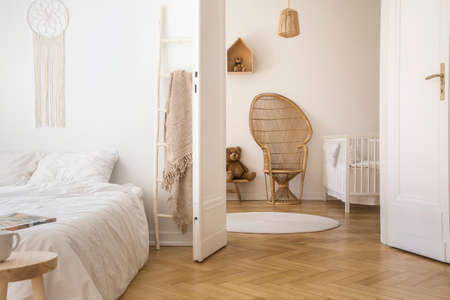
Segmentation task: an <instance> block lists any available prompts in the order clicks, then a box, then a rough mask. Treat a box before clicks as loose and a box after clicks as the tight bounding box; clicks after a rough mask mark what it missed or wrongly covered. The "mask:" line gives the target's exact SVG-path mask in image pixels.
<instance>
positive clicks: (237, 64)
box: [233, 57, 247, 72]
mask: <svg viewBox="0 0 450 300" xmlns="http://www.w3.org/2000/svg"><path fill="white" fill-rule="evenodd" d="M245 70H247V69H246V68H245V66H244V64H243V62H242V58H240V57H235V58H234V68H233V71H234V72H245Z"/></svg>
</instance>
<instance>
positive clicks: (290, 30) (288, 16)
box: [278, 0, 300, 38]
mask: <svg viewBox="0 0 450 300" xmlns="http://www.w3.org/2000/svg"><path fill="white" fill-rule="evenodd" d="M299 34H300V25H299V21H298V13H297V11H296V10H295V9H291V0H288V8H286V9H283V10H282V11H281V13H280V18H279V20H278V35H279V36H281V37H284V38H291V37H295V36H297V35H299Z"/></svg>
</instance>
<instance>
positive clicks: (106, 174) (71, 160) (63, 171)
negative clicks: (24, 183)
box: [28, 151, 119, 185]
mask: <svg viewBox="0 0 450 300" xmlns="http://www.w3.org/2000/svg"><path fill="white" fill-rule="evenodd" d="M118 158H119V155H118V154H117V152H112V151H95V152H76V153H75V152H74V153H71V152H68V153H49V154H47V155H46V156H45V157H44V158H43V159H42V160H41V161H40V162H39V165H38V168H37V170H36V171H35V172H34V174H33V176H31V178H30V181H29V182H28V184H29V185H41V184H48V183H74V182H78V183H79V182H83V183H95V182H109V178H110V177H111V173H112V171H113V168H114V165H115V164H116V162H117V160H118Z"/></svg>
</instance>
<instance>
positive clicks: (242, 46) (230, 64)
mask: <svg viewBox="0 0 450 300" xmlns="http://www.w3.org/2000/svg"><path fill="white" fill-rule="evenodd" d="M237 57H239V58H241V60H242V64H243V65H244V67H245V71H243V72H242V71H240V72H236V71H234V59H235V58H237ZM227 71H228V74H251V73H253V50H252V49H251V48H250V47H249V46H247V44H246V43H245V42H244V41H243V40H242V39H241V38H238V39H237V40H236V42H234V43H233V45H231V47H230V48H228V50H227Z"/></svg>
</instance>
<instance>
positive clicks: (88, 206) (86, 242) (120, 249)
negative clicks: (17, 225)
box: [0, 183, 149, 300]
mask: <svg viewBox="0 0 450 300" xmlns="http://www.w3.org/2000/svg"><path fill="white" fill-rule="evenodd" d="M141 196H142V192H141V189H139V188H137V187H135V186H131V185H130V186H121V185H114V184H109V183H89V184H86V183H85V184H78V185H76V184H61V183H59V184H57V185H56V184H55V185H41V186H34V187H30V186H19V187H0V215H6V214H8V213H13V212H21V213H28V214H33V215H40V216H46V217H56V218H57V222H56V223H50V224H45V225H39V226H35V227H31V228H28V229H24V230H19V231H18V232H19V233H20V235H21V237H22V242H21V243H20V245H19V248H18V251H26V250H49V251H55V252H57V253H58V255H59V261H58V267H57V269H56V270H54V271H52V272H51V273H48V274H46V275H45V277H44V280H45V288H46V294H47V299H48V300H97V299H99V300H100V299H101V300H111V299H117V298H118V297H119V296H120V295H121V294H122V293H123V292H124V291H125V289H126V288H127V286H128V284H129V283H130V282H131V280H132V279H133V278H134V277H135V275H136V274H137V272H138V271H139V270H140V269H141V268H142V266H143V265H144V263H145V262H146V261H147V258H148V250H149V232H148V225H147V219H146V216H145V212H144V206H143V203H142V199H141ZM8 299H14V300H31V299H32V296H31V285H30V283H29V282H18V283H10V285H9V290H8Z"/></svg>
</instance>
